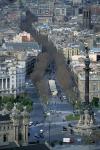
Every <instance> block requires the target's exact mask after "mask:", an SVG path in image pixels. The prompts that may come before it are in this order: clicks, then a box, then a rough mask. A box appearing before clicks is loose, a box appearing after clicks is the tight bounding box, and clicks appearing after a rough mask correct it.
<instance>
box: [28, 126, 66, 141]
mask: <svg viewBox="0 0 100 150" xmlns="http://www.w3.org/2000/svg"><path fill="white" fill-rule="evenodd" d="M41 129H42V130H43V138H41V137H39V136H40V130H41ZM29 133H30V136H29V142H32V141H34V140H39V141H41V140H42V141H43V139H44V140H47V141H48V140H49V135H50V138H51V140H52V141H54V140H61V139H62V138H63V137H64V135H65V132H63V126H60V125H55V124H51V125H50V124H47V125H39V126H32V127H30V128H29Z"/></svg>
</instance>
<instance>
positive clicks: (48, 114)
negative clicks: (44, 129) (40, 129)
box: [47, 112, 51, 145]
mask: <svg viewBox="0 0 100 150" xmlns="http://www.w3.org/2000/svg"><path fill="white" fill-rule="evenodd" d="M50 115H51V114H50V112H48V113H47V116H48V117H49V145H50V141H51V139H50Z"/></svg>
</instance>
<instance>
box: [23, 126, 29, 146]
mask: <svg viewBox="0 0 100 150" xmlns="http://www.w3.org/2000/svg"><path fill="white" fill-rule="evenodd" d="M27 144H28V125H24V127H23V145H27Z"/></svg>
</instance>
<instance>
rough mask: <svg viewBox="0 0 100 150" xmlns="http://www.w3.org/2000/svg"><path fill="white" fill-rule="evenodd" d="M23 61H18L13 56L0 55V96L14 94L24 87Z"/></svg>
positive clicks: (21, 90) (24, 71) (24, 69)
mask: <svg viewBox="0 0 100 150" xmlns="http://www.w3.org/2000/svg"><path fill="white" fill-rule="evenodd" d="M25 76H26V68H25V62H23V64H21V63H18V61H17V60H16V59H15V58H14V57H8V56H7V57H5V56H1V57H0V96H7V95H9V94H11V95H13V96H16V94H19V93H22V92H23V91H24V87H25Z"/></svg>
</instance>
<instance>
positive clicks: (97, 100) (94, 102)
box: [92, 97, 99, 107]
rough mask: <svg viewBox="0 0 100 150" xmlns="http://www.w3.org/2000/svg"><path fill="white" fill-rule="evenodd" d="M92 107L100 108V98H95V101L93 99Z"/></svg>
mask: <svg viewBox="0 0 100 150" xmlns="http://www.w3.org/2000/svg"><path fill="white" fill-rule="evenodd" d="M92 105H93V106H94V107H99V98H98V97H93V99H92Z"/></svg>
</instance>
